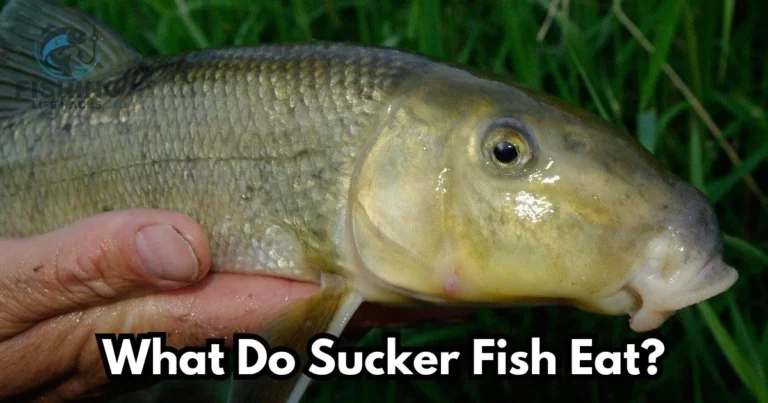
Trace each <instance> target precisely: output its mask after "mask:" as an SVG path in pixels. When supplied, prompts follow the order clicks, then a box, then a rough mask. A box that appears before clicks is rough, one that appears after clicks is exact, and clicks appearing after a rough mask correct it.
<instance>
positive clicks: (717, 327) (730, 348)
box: [696, 301, 768, 402]
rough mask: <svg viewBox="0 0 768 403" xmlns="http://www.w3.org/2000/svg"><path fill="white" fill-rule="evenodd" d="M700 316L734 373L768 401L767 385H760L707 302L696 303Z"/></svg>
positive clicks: (762, 398) (758, 398)
mask: <svg viewBox="0 0 768 403" xmlns="http://www.w3.org/2000/svg"><path fill="white" fill-rule="evenodd" d="M696 307H697V308H698V310H699V313H700V314H701V316H702V318H704V321H705V322H706V323H707V326H708V327H709V330H710V331H711V332H712V336H714V338H715V341H716V342H717V344H718V345H719V346H720V349H721V350H722V352H723V354H725V356H726V358H727V359H728V363H730V364H731V368H733V370H734V372H736V375H737V376H738V377H739V379H741V381H742V382H743V383H744V386H746V387H747V388H748V389H749V390H750V392H751V393H752V394H753V395H754V397H755V398H757V400H758V401H760V402H768V385H761V384H760V380H759V379H758V378H757V377H756V376H755V374H754V372H753V370H752V368H751V367H750V365H749V361H748V360H747V359H746V358H745V357H744V354H743V353H742V352H741V350H739V348H738V347H737V346H736V343H735V342H734V341H733V338H731V335H730V334H728V331H727V330H726V329H725V326H723V323H722V322H721V321H720V319H719V318H718V317H717V314H716V313H715V311H714V310H712V307H711V306H710V305H709V302H707V301H703V302H700V303H698V304H696Z"/></svg>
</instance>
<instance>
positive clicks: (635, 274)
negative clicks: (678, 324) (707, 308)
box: [598, 242, 739, 332]
mask: <svg viewBox="0 0 768 403" xmlns="http://www.w3.org/2000/svg"><path fill="white" fill-rule="evenodd" d="M665 244H666V242H657V243H655V244H653V243H652V245H651V246H650V247H649V251H650V254H649V255H648V256H646V257H645V258H644V259H642V260H641V262H639V264H637V265H636V267H635V268H633V270H631V272H630V278H629V280H628V281H626V282H625V283H624V285H623V286H622V287H621V288H620V289H619V291H618V292H616V293H614V294H613V295H611V296H609V297H607V298H603V299H601V300H600V301H599V302H598V306H600V307H601V308H603V309H605V310H606V311H614V312H615V313H627V314H629V316H630V319H629V325H630V327H631V328H632V330H634V331H636V332H646V331H650V330H653V329H656V328H658V327H659V326H661V325H662V324H663V323H664V322H665V321H666V320H667V319H669V317H671V316H672V315H673V314H674V313H675V311H677V310H679V309H682V308H685V307H687V306H690V305H693V304H696V303H698V302H701V301H704V300H706V299H709V298H712V297H714V296H716V295H718V294H721V293H723V292H725V291H726V290H728V289H729V288H730V287H731V286H732V285H733V284H734V283H735V282H736V280H737V279H738V277H739V275H738V272H737V271H736V269H734V268H733V267H731V266H729V265H728V264H726V263H725V262H724V261H723V259H722V256H721V255H720V254H719V252H718V253H717V254H712V255H710V256H709V257H708V258H705V259H697V258H695V257H693V258H691V257H685V258H682V257H680V256H679V254H678V256H676V254H675V253H674V252H670V251H671V250H672V251H674V250H676V249H677V248H670V247H669V246H668V245H665Z"/></svg>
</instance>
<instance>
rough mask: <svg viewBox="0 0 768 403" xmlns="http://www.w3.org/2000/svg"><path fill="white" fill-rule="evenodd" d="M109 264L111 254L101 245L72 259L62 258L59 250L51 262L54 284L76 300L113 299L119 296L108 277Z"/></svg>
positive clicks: (79, 252)
mask: <svg viewBox="0 0 768 403" xmlns="http://www.w3.org/2000/svg"><path fill="white" fill-rule="evenodd" d="M109 264H110V261H109V253H108V252H107V251H106V250H105V248H104V247H103V246H101V245H100V246H99V247H97V248H94V249H93V250H90V251H86V253H83V252H81V251H78V252H75V255H74V256H72V257H71V258H65V257H62V255H61V253H60V249H59V250H58V251H57V252H56V253H55V254H54V257H53V261H52V262H51V265H52V273H53V279H54V282H55V283H56V284H57V285H58V286H59V288H60V289H62V290H63V291H64V292H65V293H66V294H69V299H74V300H80V299H81V298H82V296H96V297H99V298H103V299H112V298H114V297H115V296H116V295H117V292H116V290H115V288H114V287H113V286H112V285H111V284H110V283H109V280H110V279H109V278H108V277H107V273H106V269H107V267H108V265H109ZM65 297H66V296H65Z"/></svg>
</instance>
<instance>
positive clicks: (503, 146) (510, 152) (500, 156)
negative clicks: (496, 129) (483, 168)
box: [493, 140, 519, 164]
mask: <svg viewBox="0 0 768 403" xmlns="http://www.w3.org/2000/svg"><path fill="white" fill-rule="evenodd" d="M518 155H519V153H518V151H517V147H515V145H514V144H512V143H511V142H509V141H507V140H503V141H500V142H498V143H497V144H496V146H495V147H494V148H493V156H494V158H496V161H499V162H500V163H502V164H510V163H512V162H515V160H516V159H517V157H518Z"/></svg>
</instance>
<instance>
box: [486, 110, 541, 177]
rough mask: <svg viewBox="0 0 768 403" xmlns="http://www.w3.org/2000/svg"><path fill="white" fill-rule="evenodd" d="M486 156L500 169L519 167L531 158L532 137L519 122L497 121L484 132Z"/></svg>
mask: <svg viewBox="0 0 768 403" xmlns="http://www.w3.org/2000/svg"><path fill="white" fill-rule="evenodd" d="M484 144H485V146H484V148H485V154H486V156H487V157H488V158H489V159H490V160H491V161H492V162H493V165H496V166H497V167H500V168H511V167H516V166H521V165H523V164H525V163H527V162H528V161H530V160H531V158H532V157H533V146H532V135H531V134H530V131H529V130H528V128H527V127H526V126H525V125H524V124H523V123H522V122H520V121H518V120H515V119H510V118H503V119H497V120H496V121H494V122H492V123H491V125H490V126H489V127H488V129H487V130H486V136H485V141H484Z"/></svg>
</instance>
